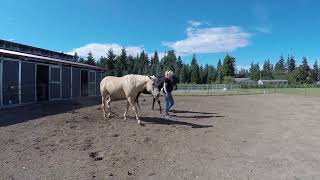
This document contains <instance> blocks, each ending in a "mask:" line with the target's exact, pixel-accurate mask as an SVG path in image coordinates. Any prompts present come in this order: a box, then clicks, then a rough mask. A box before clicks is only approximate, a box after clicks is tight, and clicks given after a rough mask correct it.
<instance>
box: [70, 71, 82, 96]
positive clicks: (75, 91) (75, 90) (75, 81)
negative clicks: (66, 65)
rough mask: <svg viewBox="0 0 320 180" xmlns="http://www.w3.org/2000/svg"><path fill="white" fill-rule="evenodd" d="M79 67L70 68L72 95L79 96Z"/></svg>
mask: <svg viewBox="0 0 320 180" xmlns="http://www.w3.org/2000/svg"><path fill="white" fill-rule="evenodd" d="M80 89H81V87H80V69H78V68H72V97H73V98H77V97H80Z"/></svg>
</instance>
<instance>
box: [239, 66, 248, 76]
mask: <svg viewBox="0 0 320 180" xmlns="http://www.w3.org/2000/svg"><path fill="white" fill-rule="evenodd" d="M237 77H238V78H248V77H249V72H248V70H246V69H243V68H241V69H240V71H239V72H238V74H237Z"/></svg>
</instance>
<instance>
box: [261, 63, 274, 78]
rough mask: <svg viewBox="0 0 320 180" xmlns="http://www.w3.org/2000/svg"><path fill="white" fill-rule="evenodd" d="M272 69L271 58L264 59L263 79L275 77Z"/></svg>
mask: <svg viewBox="0 0 320 180" xmlns="http://www.w3.org/2000/svg"><path fill="white" fill-rule="evenodd" d="M272 69H273V67H272V64H271V63H270V60H269V59H268V60H266V61H264V64H263V69H262V72H261V75H262V79H266V80H270V79H273V75H272Z"/></svg>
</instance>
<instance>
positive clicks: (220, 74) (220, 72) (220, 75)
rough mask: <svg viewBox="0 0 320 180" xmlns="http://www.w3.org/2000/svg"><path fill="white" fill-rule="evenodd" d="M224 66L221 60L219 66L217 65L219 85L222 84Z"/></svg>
mask: <svg viewBox="0 0 320 180" xmlns="http://www.w3.org/2000/svg"><path fill="white" fill-rule="evenodd" d="M222 78H223V75H222V64H221V60H220V59H219V61H218V64H217V82H218V83H222Z"/></svg>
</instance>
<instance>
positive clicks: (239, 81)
mask: <svg viewBox="0 0 320 180" xmlns="http://www.w3.org/2000/svg"><path fill="white" fill-rule="evenodd" d="M234 80H235V83H236V84H246V85H256V84H257V81H254V80H251V79H250V78H234Z"/></svg>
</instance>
